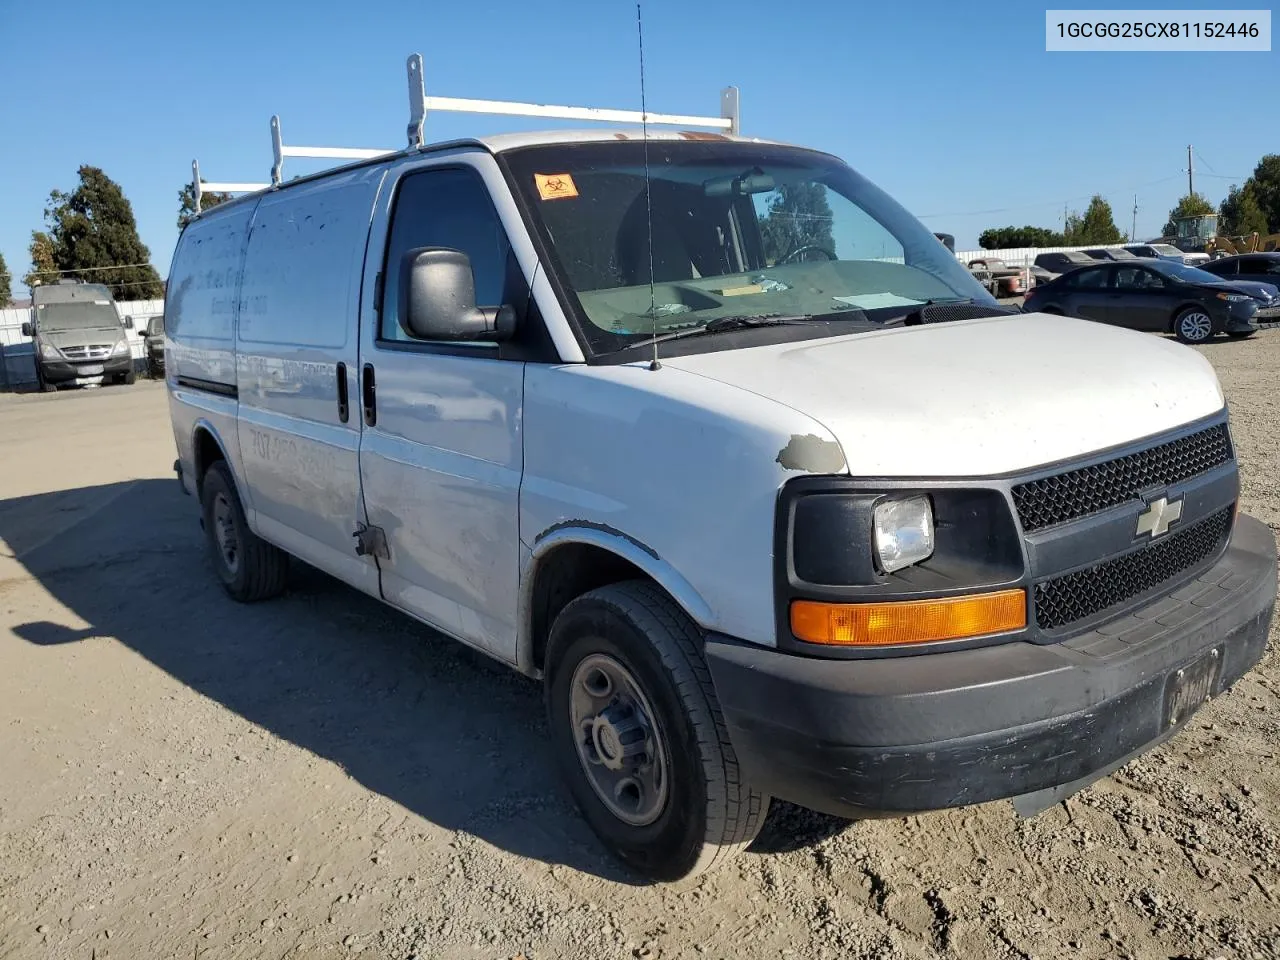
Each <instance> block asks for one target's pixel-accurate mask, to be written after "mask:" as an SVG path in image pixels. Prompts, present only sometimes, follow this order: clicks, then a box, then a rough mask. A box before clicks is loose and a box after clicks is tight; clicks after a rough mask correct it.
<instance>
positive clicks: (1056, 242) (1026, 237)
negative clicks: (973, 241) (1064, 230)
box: [978, 226, 1067, 250]
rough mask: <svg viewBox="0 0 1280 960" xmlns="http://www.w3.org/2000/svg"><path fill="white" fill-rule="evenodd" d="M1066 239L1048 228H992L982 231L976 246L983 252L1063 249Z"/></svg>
mask: <svg viewBox="0 0 1280 960" xmlns="http://www.w3.org/2000/svg"><path fill="white" fill-rule="evenodd" d="M1066 245H1067V238H1066V237H1064V236H1063V235H1062V234H1060V233H1059V232H1058V231H1056V230H1050V229H1049V228H1048V227H1030V226H1027V227H992V228H991V229H990V230H983V231H982V236H980V237H978V246H980V247H982V249H983V250H1005V249H1008V248H1010V247H1065V246H1066Z"/></svg>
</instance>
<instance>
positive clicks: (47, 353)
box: [40, 343, 62, 360]
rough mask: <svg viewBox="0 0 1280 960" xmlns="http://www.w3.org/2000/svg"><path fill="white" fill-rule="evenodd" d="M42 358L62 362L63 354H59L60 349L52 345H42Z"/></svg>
mask: <svg viewBox="0 0 1280 960" xmlns="http://www.w3.org/2000/svg"><path fill="white" fill-rule="evenodd" d="M40 356H42V357H43V358H44V359H46V360H61V359H62V354H61V353H59V352H58V348H57V347H55V346H53V345H52V344H48V343H42V344H40Z"/></svg>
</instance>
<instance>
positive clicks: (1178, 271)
mask: <svg viewBox="0 0 1280 960" xmlns="http://www.w3.org/2000/svg"><path fill="white" fill-rule="evenodd" d="M1156 269H1157V270H1159V271H1161V272H1163V273H1166V274H1168V275H1169V276H1171V277H1176V278H1177V279H1179V280H1184V281H1186V282H1187V283H1222V282H1223V280H1222V278H1221V277H1219V276H1217V275H1216V274H1212V273H1210V272H1209V271H1208V270H1198V269H1196V268H1195V267H1188V266H1187V265H1186V264H1183V263H1178V262H1176V261H1174V260H1161V261H1160V264H1159V266H1157V267H1156Z"/></svg>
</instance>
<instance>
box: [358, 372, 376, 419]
mask: <svg viewBox="0 0 1280 960" xmlns="http://www.w3.org/2000/svg"><path fill="white" fill-rule="evenodd" d="M360 389H361V398H362V399H363V400H364V424H365V426H366V427H372V426H373V425H374V424H375V423H377V422H378V387H377V383H376V382H375V380H374V376H373V364H372V363H366V364H365V365H364V376H362V377H361V378H360Z"/></svg>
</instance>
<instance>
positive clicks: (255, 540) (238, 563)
mask: <svg viewBox="0 0 1280 960" xmlns="http://www.w3.org/2000/svg"><path fill="white" fill-rule="evenodd" d="M200 505H201V510H202V517H203V520H204V534H205V541H206V543H207V544H208V547H209V559H210V561H211V562H212V563H213V568H214V571H215V572H216V573H217V575H218V579H219V580H221V581H222V585H223V587H225V588H226V591H227V593H228V594H230V595H231V597H232V598H233V599H235V600H239V601H240V602H241V603H252V602H254V601H257V600H269V599H270V598H272V597H276V596H279V595H280V594H281V593H283V592H284V588H285V582H286V580H287V578H288V575H289V555H288V554H287V553H285V552H284V551H283V550H281V549H279V548H278V547H275V546H272V545H271V544H269V543H267V542H266V541H265V540H263V539H261V538H260V537H258V536H256V535H255V534H254V533H253V531H251V530H250V529H249V524H248V523H246V522H245V519H244V508H243V507H241V506H240V497H239V495H237V493H236V485H235V483H234V482H233V481H232V479H231V471H230V470H229V469H228V468H227V464H226V461H224V460H215V461H214V462H213V464H212V465H210V467H209V469H208V470H207V471H205V475H204V482H203V483H202V484H201V486H200ZM223 524H227V525H229V531H230V533H231V534H232V535H233V536H234V538H235V542H234V551H233V552H234V559H232V558H231V557H230V556H229V555H228V551H227V550H225V549H224V543H223V541H222V539H221V533H220V531H221V529H222V525H223Z"/></svg>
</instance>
